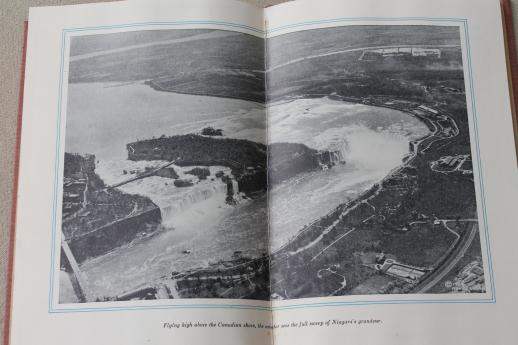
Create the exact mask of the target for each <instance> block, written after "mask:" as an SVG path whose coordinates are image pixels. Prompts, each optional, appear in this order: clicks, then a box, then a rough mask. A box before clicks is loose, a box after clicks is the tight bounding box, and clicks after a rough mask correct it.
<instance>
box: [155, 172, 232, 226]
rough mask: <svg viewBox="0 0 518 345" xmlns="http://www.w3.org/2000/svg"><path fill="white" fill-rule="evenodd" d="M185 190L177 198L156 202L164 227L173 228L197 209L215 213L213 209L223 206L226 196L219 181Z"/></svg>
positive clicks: (223, 185) (224, 189)
mask: <svg viewBox="0 0 518 345" xmlns="http://www.w3.org/2000/svg"><path fill="white" fill-rule="evenodd" d="M184 188H185V189H188V190H186V191H185V192H184V193H182V196H181V197H179V198H171V199H162V200H160V202H157V204H158V206H159V207H160V209H161V211H162V223H163V225H164V226H166V227H168V226H175V224H177V220H178V218H181V217H183V216H185V215H183V214H184V213H186V212H187V211H189V210H192V209H199V211H203V212H209V213H210V212H215V210H213V208H215V207H218V206H219V205H220V204H224V202H225V198H226V195H227V186H226V184H225V183H222V182H221V181H216V182H215V183H211V184H206V185H204V186H200V187H198V186H195V187H184Z"/></svg>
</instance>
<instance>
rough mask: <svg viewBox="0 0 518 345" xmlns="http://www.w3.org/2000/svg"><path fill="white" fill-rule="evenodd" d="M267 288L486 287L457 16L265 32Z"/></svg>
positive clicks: (283, 293)
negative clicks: (449, 21) (446, 21)
mask: <svg viewBox="0 0 518 345" xmlns="http://www.w3.org/2000/svg"><path fill="white" fill-rule="evenodd" d="M268 54H269V55H268V58H267V63H268V66H267V73H268V75H267V80H268V89H267V90H268V94H267V96H268V101H269V108H268V116H269V117H268V124H269V128H268V142H269V149H270V153H269V157H270V159H269V189H270V194H269V214H270V234H271V241H270V242H271V244H272V247H273V250H272V253H273V254H272V256H271V265H270V270H271V273H270V274H271V276H270V280H271V298H272V299H295V298H304V297H324V296H340V295H370V294H376V295H381V294H426V293H429V294H447V293H484V292H485V291H486V282H485V276H484V267H483V259H482V258H483V255H482V251H481V243H480V234H479V226H478V225H479V224H478V216H477V202H476V192H475V186H474V174H473V165H472V164H473V163H472V159H473V156H472V152H471V149H470V133H469V124H468V113H467V107H466V94H465V92H466V90H465V83H464V72H463V70H464V68H463V62H462V47H461V38H460V32H459V28H458V27H457V26H417V25H395V26H387V25H383V26H376V25H371V26H363V25H357V26H344V27H334V28H325V29H316V30H307V31H300V32H296V33H291V34H286V35H281V36H277V37H274V38H271V39H269V40H268Z"/></svg>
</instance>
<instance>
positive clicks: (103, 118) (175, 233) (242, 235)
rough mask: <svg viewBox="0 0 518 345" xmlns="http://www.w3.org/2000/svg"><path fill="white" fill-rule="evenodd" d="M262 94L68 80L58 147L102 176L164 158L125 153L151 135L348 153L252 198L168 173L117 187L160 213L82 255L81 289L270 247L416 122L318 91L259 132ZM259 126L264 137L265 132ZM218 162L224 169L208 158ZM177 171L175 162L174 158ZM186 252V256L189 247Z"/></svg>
mask: <svg viewBox="0 0 518 345" xmlns="http://www.w3.org/2000/svg"><path fill="white" fill-rule="evenodd" d="M264 114H265V111H264V107H263V106H262V105H260V104H257V103H253V102H249V101H242V100H236V99H224V98H218V97H208V96H194V95H182V94H176V93H168V92H160V91H155V90H153V89H152V88H150V87H148V86H146V85H144V84H143V83H130V84H114V83H110V84H102V83H90V84H71V85H70V89H69V94H68V112H67V127H66V151H67V152H81V153H93V154H95V155H96V157H97V159H98V161H99V162H98V164H97V168H96V172H97V173H98V174H99V176H100V177H101V178H102V179H103V180H104V181H105V182H106V183H108V184H111V183H115V182H118V181H121V180H124V179H125V176H124V173H123V171H124V170H126V171H131V170H139V169H140V170H142V169H145V167H148V166H150V167H152V166H158V165H160V164H163V163H164V162H160V161H156V162H131V161H128V160H126V155H127V153H126V149H125V147H126V144H127V143H128V142H131V141H134V140H136V139H144V138H150V137H153V136H160V135H162V134H165V135H177V134H186V133H199V132H200V130H201V129H202V128H203V127H206V126H213V127H215V128H221V129H223V132H224V134H225V136H226V137H232V138H239V139H249V140H253V141H257V142H263V143H265V142H266V141H267V139H268V140H270V142H296V143H304V144H306V145H307V146H309V147H311V148H315V149H325V148H326V147H327V145H328V144H329V142H330V141H335V140H336V139H337V138H340V140H344V141H345V142H346V147H347V157H346V160H347V163H346V164H345V165H337V166H335V167H333V168H331V169H329V170H327V171H313V172H310V173H306V174H301V175H298V176H296V177H294V178H292V179H290V180H288V181H285V182H283V183H281V184H280V185H277V186H275V187H274V188H273V189H272V190H271V193H270V195H269V201H268V202H269V208H268V205H267V200H266V197H263V198H260V199H257V200H246V199H244V198H241V199H240V200H239V202H238V204H237V205H236V206H230V205H226V204H225V202H224V201H225V196H226V195H225V188H224V186H223V184H222V183H221V181H219V180H217V179H215V181H211V179H208V180H205V181H200V183H198V184H195V185H194V186H192V187H186V188H183V189H180V188H177V187H174V185H173V184H172V183H171V182H172V180H170V179H167V178H162V177H157V176H154V177H150V178H146V179H142V180H138V181H135V182H133V183H130V184H127V185H125V186H123V187H121V190H122V191H124V192H126V193H131V194H141V195H144V196H147V197H149V198H150V199H151V200H153V202H155V204H157V205H158V206H159V207H160V208H161V211H162V216H163V229H162V230H161V231H159V232H158V233H157V234H155V235H154V236H151V237H148V238H144V239H138V240H135V241H134V242H133V243H131V244H130V245H127V246H124V247H121V248H118V249H116V250H114V251H112V252H111V253H109V254H106V255H103V256H101V257H98V258H95V259H92V260H89V261H86V262H85V263H83V264H82V265H81V269H82V271H83V273H84V276H85V280H86V282H87V288H88V289H89V292H90V293H91V294H93V295H95V296H98V297H103V296H114V295H117V294H120V293H122V292H124V291H128V290H131V289H133V288H136V287H138V286H143V285H145V284H148V283H150V282H152V281H155V280H156V279H158V278H160V277H164V276H169V275H170V274H171V272H172V271H181V270H186V269H190V268H195V267H200V266H206V265H207V264H208V263H209V262H216V261H218V260H226V259H230V258H231V256H232V254H233V253H234V252H235V251H242V252H243V253H244V254H245V255H249V256H260V255H262V254H263V253H265V252H267V251H268V247H269V244H268V225H267V221H268V219H269V220H270V234H271V241H270V242H271V244H270V247H271V249H275V248H278V247H279V246H281V245H282V244H284V243H285V242H286V241H288V240H289V238H291V237H292V236H293V235H294V234H296V233H297V231H299V230H300V229H301V228H302V227H303V226H304V225H305V224H307V223H309V222H311V221H313V220H316V219H318V218H319V217H321V216H323V215H325V214H326V213H327V212H329V211H330V210H331V209H333V208H334V207H336V206H337V205H339V204H341V203H343V202H345V201H347V200H349V199H351V198H354V197H355V196H356V195H358V194H359V193H361V192H362V191H364V190H366V189H367V188H369V187H370V186H372V184H373V183H374V182H375V181H377V180H379V179H381V178H383V177H384V176H385V175H386V174H387V173H388V171H389V170H390V169H392V168H394V167H395V166H397V165H399V164H401V161H402V158H403V157H404V155H405V154H407V153H408V142H409V141H410V140H413V139H415V138H417V137H420V136H423V135H424V134H426V133H427V129H426V127H425V126H424V125H423V124H422V123H421V122H420V121H418V120H416V119H415V118H413V117H412V116H410V115H408V114H405V113H403V112H399V111H395V110H390V109H385V108H376V107H372V106H366V105H357V104H349V103H345V102H341V101H336V100H331V99H328V98H320V99H299V100H295V101H291V102H285V103H278V104H273V105H272V106H271V108H270V109H269V118H268V122H269V130H268V131H266V126H265V123H266V121H265V115H264ZM267 132H268V135H267ZM210 169H211V175H214V174H215V172H216V171H225V173H226V174H229V175H230V174H231V173H230V170H229V169H227V168H224V167H211V168H210ZM175 170H177V171H178V172H179V174H180V175H181V174H183V173H184V168H182V167H176V166H175ZM187 252H188V254H185V253H187Z"/></svg>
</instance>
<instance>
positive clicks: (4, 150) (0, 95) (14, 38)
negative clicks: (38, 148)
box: [0, 0, 518, 341]
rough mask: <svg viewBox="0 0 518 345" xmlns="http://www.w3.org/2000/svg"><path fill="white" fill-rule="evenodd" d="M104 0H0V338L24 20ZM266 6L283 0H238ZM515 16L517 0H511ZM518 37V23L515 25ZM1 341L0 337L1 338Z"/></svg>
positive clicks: (1, 332) (1, 333)
mask: <svg viewBox="0 0 518 345" xmlns="http://www.w3.org/2000/svg"><path fill="white" fill-rule="evenodd" d="M103 1H105V0H0V23H1V27H0V42H1V44H2V49H1V52H0V76H1V85H0V160H1V161H2V163H1V164H0V339H3V322H4V303H5V297H4V296H5V286H6V268H7V251H8V244H9V228H10V222H11V219H10V218H11V217H10V215H11V199H12V192H13V188H12V180H13V169H14V158H15V152H14V150H15V140H16V126H17V112H18V91H19V83H20V68H21V66H20V64H21V55H22V38H23V22H24V21H25V20H26V19H27V14H28V8H29V7H31V6H48V5H70V4H78V3H85V2H103ZM241 1H243V2H248V3H251V4H255V5H258V6H268V5H272V4H278V3H282V2H285V0H241ZM511 4H512V9H513V16H514V18H518V0H511ZM515 36H516V37H518V24H516V25H515ZM0 341H1V340H0Z"/></svg>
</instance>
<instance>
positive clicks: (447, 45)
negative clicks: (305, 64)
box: [266, 44, 460, 73]
mask: <svg viewBox="0 0 518 345" xmlns="http://www.w3.org/2000/svg"><path fill="white" fill-rule="evenodd" d="M390 48H460V46H459V45H457V44H443V45H422V44H421V45H395V46H394V45H391V46H372V47H356V48H347V49H342V50H338V51H333V52H328V53H321V54H315V55H310V56H305V57H303V58H297V59H293V60H290V61H287V62H284V63H281V64H279V65H276V66H273V67H270V68H268V69H266V73H268V72H273V71H275V70H276V69H279V68H282V67H286V66H289V65H292V64H294V63H297V62H301V61H307V60H311V59H317V58H320V57H325V56H332V55H338V54H345V53H354V52H360V51H364V50H372V49H390Z"/></svg>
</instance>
